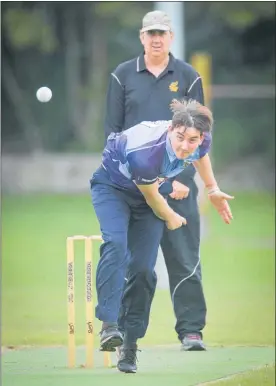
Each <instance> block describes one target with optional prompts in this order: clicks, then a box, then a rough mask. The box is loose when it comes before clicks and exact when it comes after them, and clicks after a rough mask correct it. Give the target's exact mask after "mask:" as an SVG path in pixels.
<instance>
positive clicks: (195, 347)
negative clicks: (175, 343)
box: [181, 345, 206, 351]
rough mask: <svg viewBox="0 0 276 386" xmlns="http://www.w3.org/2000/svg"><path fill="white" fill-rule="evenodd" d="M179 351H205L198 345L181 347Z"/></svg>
mask: <svg viewBox="0 0 276 386" xmlns="http://www.w3.org/2000/svg"><path fill="white" fill-rule="evenodd" d="M181 351H206V348H205V347H203V346H200V345H194V346H188V347H182V348H181Z"/></svg>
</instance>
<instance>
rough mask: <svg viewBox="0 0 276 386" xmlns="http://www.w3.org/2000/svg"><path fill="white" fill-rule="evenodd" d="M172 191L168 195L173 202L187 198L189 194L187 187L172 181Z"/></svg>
mask: <svg viewBox="0 0 276 386" xmlns="http://www.w3.org/2000/svg"><path fill="white" fill-rule="evenodd" d="M172 187H173V191H172V193H171V194H170V195H169V196H170V197H171V198H174V199H175V200H182V199H183V198H187V197H188V195H189V192H190V189H189V188H188V186H186V185H184V184H181V182H178V181H173V183H172Z"/></svg>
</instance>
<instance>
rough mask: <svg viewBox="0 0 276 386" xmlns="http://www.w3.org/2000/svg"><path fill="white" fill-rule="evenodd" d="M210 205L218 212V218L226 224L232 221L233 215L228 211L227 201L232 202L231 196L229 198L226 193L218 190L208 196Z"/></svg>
mask: <svg viewBox="0 0 276 386" xmlns="http://www.w3.org/2000/svg"><path fill="white" fill-rule="evenodd" d="M208 197H209V200H210V201H211V204H212V205H213V206H214V207H215V209H216V210H217V211H218V213H219V215H220V217H221V218H222V220H223V221H224V222H225V223H226V224H230V222H231V220H233V215H232V212H231V209H230V206H229V204H228V202H227V201H229V200H233V199H234V197H233V196H229V195H228V194H226V193H223V192H221V191H220V190H217V191H215V192H214V193H211V194H208Z"/></svg>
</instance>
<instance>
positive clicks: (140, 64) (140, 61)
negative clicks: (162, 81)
mask: <svg viewBox="0 0 276 386" xmlns="http://www.w3.org/2000/svg"><path fill="white" fill-rule="evenodd" d="M144 54H145V52H142V53H141V54H140V55H139V56H138V58H137V60H136V71H137V72H142V71H146V70H147V67H146V63H145V58H144ZM169 57H170V59H169V63H168V65H167V68H166V71H168V72H174V70H175V57H174V56H173V54H171V53H169Z"/></svg>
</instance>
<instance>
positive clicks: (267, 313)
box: [2, 194, 275, 386]
mask: <svg viewBox="0 0 276 386" xmlns="http://www.w3.org/2000/svg"><path fill="white" fill-rule="evenodd" d="M235 197H236V198H235V201H233V203H232V209H233V213H234V217H235V218H234V221H233V223H232V225H231V226H227V225H224V224H223V223H222V222H221V220H220V218H219V217H218V216H217V214H216V213H215V212H214V211H212V210H211V211H210V212H209V214H208V216H209V219H208V221H209V229H208V237H206V238H205V239H204V240H203V242H202V248H201V256H202V270H203V284H204V288H205V295H206V300H207V304H208V315H207V326H206V328H205V330H204V336H205V341H206V343H207V344H208V346H209V347H215V346H234V345H239V346H262V345H264V346H273V345H274V344H275V332H274V315H275V289H274V288H275V278H274V271H275V261H274V253H275V248H274V237H275V226H274V216H275V213H274V197H273V196H270V195H248V194H246V195H239V194H236V195H235ZM98 233H99V226H98V224H97V221H96V218H95V215H94V213H93V209H92V207H91V203H90V197H89V196H70V195H68V196H45V195H43V196H18V197H4V198H3V200H2V345H3V346H21V345H38V346H51V345H65V344H66V340H67V336H66V250H65V239H66V236H68V235H73V234H98ZM97 251H98V245H95V257H97V258H98V252H97ZM76 258H77V264H76V287H77V289H76V298H77V323H76V326H77V343H78V344H83V343H84V302H83V298H84V260H83V246H82V245H81V243H80V242H79V244H78V245H77V247H76ZM94 266H96V259H95V262H94ZM174 323H175V320H174V315H173V312H172V306H171V302H170V297H169V293H168V291H165V290H158V291H157V293H156V296H155V299H154V303H153V308H152V314H151V322H150V327H149V330H148V333H147V336H146V337H145V338H144V339H143V340H142V341H141V344H142V346H143V347H153V346H155V345H170V344H175V343H177V340H176V335H175V332H174ZM99 328H100V325H99V323H96V331H97V330H99ZM96 339H98V338H97V337H96ZM96 344H97V341H96ZM176 347H177V346H176ZM177 350H179V349H178V348H177ZM14 384H15V383H14ZM30 384H31V383H30ZM49 384H50V383H49ZM60 384H63V383H62V382H61V383H60ZM64 384H65V383H64ZM229 385H230V384H229ZM242 385H243V384H242ZM183 386H184V384H183Z"/></svg>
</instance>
